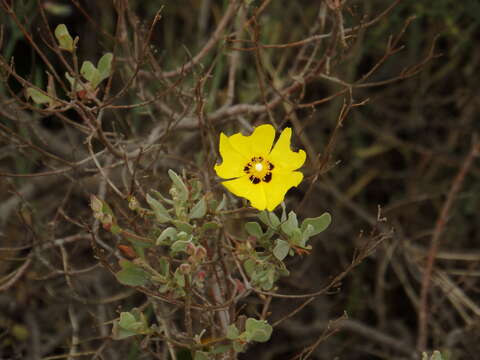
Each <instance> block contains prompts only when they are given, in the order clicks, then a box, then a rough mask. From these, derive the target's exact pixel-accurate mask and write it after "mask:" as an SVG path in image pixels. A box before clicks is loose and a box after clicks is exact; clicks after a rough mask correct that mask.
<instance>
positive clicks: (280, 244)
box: [273, 239, 290, 261]
mask: <svg viewBox="0 0 480 360" xmlns="http://www.w3.org/2000/svg"><path fill="white" fill-rule="evenodd" d="M289 251H290V245H289V244H288V242H286V241H285V240H282V239H278V240H277V244H276V245H275V247H274V249H273V255H274V256H275V257H276V258H277V259H278V260H280V261H282V260H283V259H285V258H286V257H287V255H288V252H289Z"/></svg>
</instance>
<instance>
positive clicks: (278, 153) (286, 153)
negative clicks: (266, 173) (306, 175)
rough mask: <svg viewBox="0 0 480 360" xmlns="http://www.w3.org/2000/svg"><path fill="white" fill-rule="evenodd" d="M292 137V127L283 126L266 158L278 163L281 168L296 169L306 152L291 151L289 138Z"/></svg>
mask: <svg viewBox="0 0 480 360" xmlns="http://www.w3.org/2000/svg"><path fill="white" fill-rule="evenodd" d="M291 137H292V129H291V128H285V129H284V130H283V131H282V133H281V134H280V137H279V139H278V141H277V143H276V144H275V146H274V147H273V149H272V152H271V153H270V155H269V156H268V159H269V160H270V161H271V162H272V163H273V164H274V165H275V166H277V165H280V166H281V168H282V170H287V171H288V170H290V171H292V170H296V169H298V168H299V167H301V166H302V165H303V164H304V162H305V159H306V157H307V154H305V151H303V150H299V151H292V150H291V148H290V139H291Z"/></svg>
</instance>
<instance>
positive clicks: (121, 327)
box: [112, 308, 156, 340]
mask: <svg viewBox="0 0 480 360" xmlns="http://www.w3.org/2000/svg"><path fill="white" fill-rule="evenodd" d="M155 330H156V326H149V325H148V321H147V318H146V316H145V314H143V313H142V312H141V311H140V310H139V309H137V308H134V309H132V310H131V311H130V312H122V313H120V318H119V319H116V320H114V321H113V328H112V338H113V339H114V340H122V339H125V338H127V337H130V336H135V335H149V334H152V333H153V332H154V331H155Z"/></svg>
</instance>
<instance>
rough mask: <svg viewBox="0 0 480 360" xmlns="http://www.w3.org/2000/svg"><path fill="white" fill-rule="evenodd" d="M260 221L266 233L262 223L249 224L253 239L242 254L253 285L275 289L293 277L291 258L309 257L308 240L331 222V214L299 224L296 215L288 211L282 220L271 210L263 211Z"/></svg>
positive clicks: (241, 256)
mask: <svg viewBox="0 0 480 360" xmlns="http://www.w3.org/2000/svg"><path fill="white" fill-rule="evenodd" d="M258 218H259V220H260V222H261V223H263V225H264V226H265V227H266V230H265V231H264V230H263V229H262V226H261V224H260V223H258V222H254V221H252V222H247V223H246V224H245V230H246V231H247V233H248V234H249V235H250V236H251V238H250V240H249V241H248V242H247V243H246V244H243V245H241V246H240V247H239V254H240V258H241V259H242V260H243V267H244V270H245V273H246V274H247V275H248V277H249V278H250V280H251V283H252V285H254V286H258V287H260V288H261V289H263V290H271V289H272V288H273V287H274V285H275V282H276V281H277V280H278V279H279V278H280V276H287V275H288V274H289V272H288V270H287V268H286V266H285V263H284V260H285V258H286V257H287V256H293V255H295V254H308V252H309V250H311V248H312V247H311V246H310V245H308V244H307V242H308V240H309V239H310V238H311V237H313V236H315V235H318V234H320V233H321V232H322V231H324V230H325V229H326V228H327V227H328V226H329V225H330V223H331V216H330V214H329V213H324V214H322V215H320V216H318V217H315V218H307V219H305V220H304V221H303V222H302V223H301V224H299V221H298V219H297V215H296V214H295V212H293V211H291V212H290V213H289V214H288V216H287V215H286V212H285V208H284V209H283V212H282V216H281V218H278V216H277V215H276V214H275V213H273V212H267V211H262V212H260V213H259V214H258Z"/></svg>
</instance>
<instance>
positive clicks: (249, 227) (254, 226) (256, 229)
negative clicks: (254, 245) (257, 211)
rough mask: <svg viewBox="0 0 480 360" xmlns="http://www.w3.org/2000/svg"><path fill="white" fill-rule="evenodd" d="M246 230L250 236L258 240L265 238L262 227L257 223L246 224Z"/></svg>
mask: <svg viewBox="0 0 480 360" xmlns="http://www.w3.org/2000/svg"><path fill="white" fill-rule="evenodd" d="M245 230H246V231H247V233H248V234H249V235H251V236H255V237H256V238H261V237H262V236H263V230H262V227H261V226H260V224H259V223H257V222H255V221H251V222H247V223H246V224H245Z"/></svg>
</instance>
